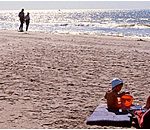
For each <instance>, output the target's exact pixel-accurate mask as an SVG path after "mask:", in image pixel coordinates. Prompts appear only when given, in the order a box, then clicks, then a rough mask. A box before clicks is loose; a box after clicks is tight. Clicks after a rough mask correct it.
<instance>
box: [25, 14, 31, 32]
mask: <svg viewBox="0 0 150 130" xmlns="http://www.w3.org/2000/svg"><path fill="white" fill-rule="evenodd" d="M29 14H30V13H27V15H26V16H25V21H26V31H28V27H29V23H30V16H29Z"/></svg>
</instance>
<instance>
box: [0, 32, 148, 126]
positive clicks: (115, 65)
mask: <svg viewBox="0 0 150 130" xmlns="http://www.w3.org/2000/svg"><path fill="white" fill-rule="evenodd" d="M114 77H119V78H122V79H123V80H124V81H125V87H128V89H129V91H130V92H131V94H132V95H133V96H134V98H135V103H140V104H142V105H144V103H145V101H146V98H147V97H148V96H149V93H150V89H149V87H150V42H149V41H148V40H146V41H137V39H127V38H121V37H103V36H101V37H100V36H99V37H96V36H93V35H69V34H59V35H57V34H48V33H40V32H28V33H24V32H23V33H20V32H16V31H5V30H3V31H0V115H1V116H0V117H1V118H0V128H9V129H11V128H32V129H34V128H70V129H72V128H116V127H101V126H89V125H86V123H85V120H86V118H87V117H88V116H89V115H90V114H91V112H92V111H93V110H94V109H95V108H96V107H97V105H99V104H101V103H105V102H106V101H105V100H104V98H103V97H104V94H105V92H106V91H107V90H108V88H110V87H111V85H110V81H111V80H112V78H114Z"/></svg>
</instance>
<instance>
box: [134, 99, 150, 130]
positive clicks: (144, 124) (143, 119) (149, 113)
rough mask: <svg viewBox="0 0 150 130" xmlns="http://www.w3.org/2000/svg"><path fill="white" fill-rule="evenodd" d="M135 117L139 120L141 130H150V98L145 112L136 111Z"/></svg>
mask: <svg viewBox="0 0 150 130" xmlns="http://www.w3.org/2000/svg"><path fill="white" fill-rule="evenodd" d="M135 117H136V118H137V120H138V124H139V127H140V128H143V129H150V96H149V97H148V98H147V101H146V105H145V107H144V111H143V110H138V111H135Z"/></svg>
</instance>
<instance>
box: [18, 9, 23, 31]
mask: <svg viewBox="0 0 150 130" xmlns="http://www.w3.org/2000/svg"><path fill="white" fill-rule="evenodd" d="M18 16H19V19H20V27H19V31H20V32H23V23H24V9H22V10H21V12H19V15H18Z"/></svg>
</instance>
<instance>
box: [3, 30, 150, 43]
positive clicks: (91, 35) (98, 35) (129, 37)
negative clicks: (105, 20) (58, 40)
mask: <svg viewBox="0 0 150 130" xmlns="http://www.w3.org/2000/svg"><path fill="white" fill-rule="evenodd" d="M9 31H10V32H14V33H15V32H18V33H22V34H29V33H31V34H34V33H35V34H36V33H41V34H50V35H66V36H67V35H68V36H69V35H70V36H85V37H86V36H90V37H96V38H108V39H111V38H112V39H113V38H116V39H117V38H120V39H123V40H126V39H127V40H135V41H143V42H146V41H147V42H149V41H150V37H131V36H117V35H104V34H88V33H61V32H60V33H59V32H58V33H57V32H46V31H27V32H26V31H24V32H19V31H18V30H6V29H0V32H1V33H3V32H7V33H8V32H9Z"/></svg>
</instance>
